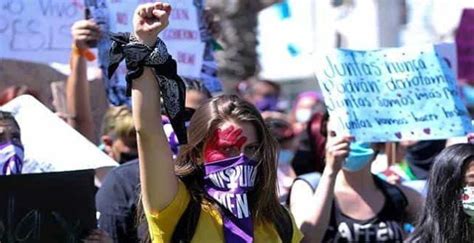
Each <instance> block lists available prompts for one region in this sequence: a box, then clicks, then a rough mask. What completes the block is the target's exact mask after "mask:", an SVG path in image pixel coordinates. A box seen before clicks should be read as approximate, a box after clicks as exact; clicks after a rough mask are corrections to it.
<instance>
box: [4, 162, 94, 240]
mask: <svg viewBox="0 0 474 243" xmlns="http://www.w3.org/2000/svg"><path fill="white" fill-rule="evenodd" d="M94 193H95V188H94V171H93V170H85V171H73V172H60V173H42V174H31V175H13V176H0V195H1V197H0V242H4V243H14V242H49V243H56V242H57V243H63V242H81V239H83V238H84V237H85V236H86V234H87V233H88V232H89V231H90V230H92V229H95V228H96V227H97V221H96V209H95V199H94Z"/></svg>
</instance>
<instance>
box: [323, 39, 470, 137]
mask: <svg viewBox="0 0 474 243" xmlns="http://www.w3.org/2000/svg"><path fill="white" fill-rule="evenodd" d="M315 69H316V75H317V78H318V80H319V84H320V87H321V90H322V92H323V95H324V99H325V103H326V106H327V108H328V110H329V113H330V115H331V124H332V126H333V128H334V129H335V130H336V131H338V132H339V133H342V134H350V135H353V136H355V138H356V140H358V141H364V142H385V141H400V140H429V139H445V138H449V137H455V136H464V135H465V134H467V132H469V131H472V125H471V120H470V118H469V115H468V112H467V110H466V107H465V105H464V104H463V103H462V101H461V99H460V97H459V94H458V89H457V87H456V78H455V77H454V74H453V72H452V70H451V69H450V68H449V67H448V65H447V62H445V61H444V59H443V58H441V57H438V55H437V53H436V51H435V48H434V47H433V46H424V47H413V48H409V47H404V48H391V49H382V50H375V51H353V50H335V51H333V52H331V53H328V54H326V55H323V56H321V57H320V58H318V61H317V64H316V67H315Z"/></svg>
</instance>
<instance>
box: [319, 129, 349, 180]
mask: <svg viewBox="0 0 474 243" xmlns="http://www.w3.org/2000/svg"><path fill="white" fill-rule="evenodd" d="M352 139H353V138H352V137H351V136H337V135H336V133H335V132H334V131H333V130H330V131H329V136H328V139H327V143H326V156H325V157H326V168H329V169H330V172H331V173H334V174H337V172H339V170H341V168H342V164H343V162H344V160H345V159H346V157H347V156H348V155H349V146H350V143H351V141H352Z"/></svg>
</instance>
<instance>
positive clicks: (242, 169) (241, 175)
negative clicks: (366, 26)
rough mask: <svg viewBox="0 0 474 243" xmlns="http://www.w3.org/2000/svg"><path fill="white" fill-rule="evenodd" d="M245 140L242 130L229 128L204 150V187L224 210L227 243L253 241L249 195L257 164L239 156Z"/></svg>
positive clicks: (221, 132) (223, 219)
mask: <svg viewBox="0 0 474 243" xmlns="http://www.w3.org/2000/svg"><path fill="white" fill-rule="evenodd" d="M246 141H247V138H246V137H245V136H242V129H236V128H234V127H233V126H230V127H228V128H227V129H225V130H220V129H218V130H217V131H216V132H215V133H214V136H213V137H212V138H211V140H210V141H209V142H208V143H207V146H206V147H205V149H204V156H205V164H204V168H205V177H204V183H205V185H204V188H205V190H206V192H207V194H208V195H209V196H211V197H212V198H214V199H215V200H216V201H217V202H218V203H219V204H220V205H221V206H222V208H223V209H224V210H223V211H222V212H221V216H222V221H223V223H224V238H225V242H235V243H240V242H245V243H249V242H253V222H252V215H251V212H250V207H249V200H248V198H247V196H248V192H249V191H251V190H252V189H253V188H254V184H255V178H256V175H257V163H256V161H254V160H252V159H249V158H247V157H246V156H245V155H243V154H241V153H240V151H241V149H242V146H243V145H244V144H245V142H246ZM235 153H237V156H236V155H235ZM239 154H240V156H239Z"/></svg>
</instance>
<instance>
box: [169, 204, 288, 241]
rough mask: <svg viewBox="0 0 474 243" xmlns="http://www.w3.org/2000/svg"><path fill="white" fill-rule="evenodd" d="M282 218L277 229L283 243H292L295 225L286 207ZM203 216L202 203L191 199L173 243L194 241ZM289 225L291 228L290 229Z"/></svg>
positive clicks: (173, 237)
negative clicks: (200, 218)
mask: <svg viewBox="0 0 474 243" xmlns="http://www.w3.org/2000/svg"><path fill="white" fill-rule="evenodd" d="M281 207H282V208H281V209H282V211H283V212H285V213H283V214H282V217H281V218H280V219H278V220H277V222H275V229H276V231H277V232H278V235H279V236H280V239H281V241H282V242H283V243H291V242H292V239H293V223H292V221H291V216H290V214H289V212H288V210H287V209H286V208H284V206H281ZM200 214H201V203H200V202H198V201H196V200H194V199H191V200H190V201H189V203H188V206H187V208H186V210H185V211H184V213H183V215H182V216H181V218H180V219H179V221H178V224H177V225H176V228H175V230H174V232H173V236H172V237H171V242H172V243H188V242H191V240H192V239H193V236H194V233H195V232H196V228H197V224H198V221H199V216H200ZM288 225H289V226H290V227H288Z"/></svg>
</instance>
